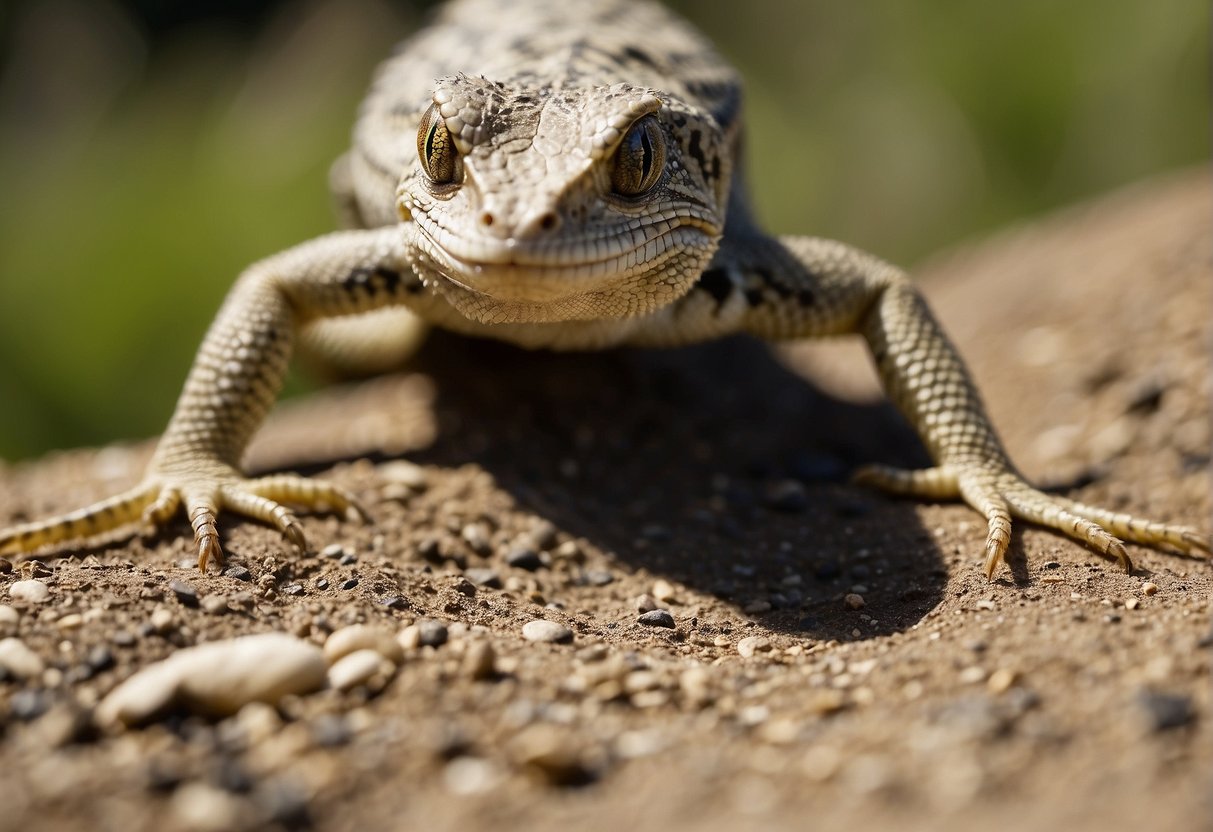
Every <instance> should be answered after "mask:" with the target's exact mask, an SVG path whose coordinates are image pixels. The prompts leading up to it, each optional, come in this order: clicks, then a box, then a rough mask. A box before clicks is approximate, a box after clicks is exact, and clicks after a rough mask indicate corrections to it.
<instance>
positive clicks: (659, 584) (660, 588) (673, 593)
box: [653, 579, 678, 604]
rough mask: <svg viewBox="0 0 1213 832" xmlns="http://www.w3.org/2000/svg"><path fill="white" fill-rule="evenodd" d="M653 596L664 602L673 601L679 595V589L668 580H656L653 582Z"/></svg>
mask: <svg viewBox="0 0 1213 832" xmlns="http://www.w3.org/2000/svg"><path fill="white" fill-rule="evenodd" d="M653 597H654V598H656V599H657V600H658V601H661V602H662V603H663V604H669V603H673V602H674V599H675V598H677V597H678V590H676V589H675V588H674V585H673V584H672V583H670V582H669V581H667V580H664V579H661V580H656V581H654V582H653Z"/></svg>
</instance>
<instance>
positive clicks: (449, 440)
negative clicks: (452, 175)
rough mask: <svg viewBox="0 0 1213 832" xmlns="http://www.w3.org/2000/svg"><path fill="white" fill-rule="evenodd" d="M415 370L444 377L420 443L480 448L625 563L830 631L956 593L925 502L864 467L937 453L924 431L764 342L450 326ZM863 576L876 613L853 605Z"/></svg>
mask: <svg viewBox="0 0 1213 832" xmlns="http://www.w3.org/2000/svg"><path fill="white" fill-rule="evenodd" d="M410 367H411V369H413V370H416V371H419V372H421V373H423V374H425V375H426V376H429V377H430V378H432V379H433V380H434V383H435V385H436V388H437V391H436V396H435V400H434V403H433V412H434V414H435V417H436V434H435V436H434V437H433V440H432V441H431V442H430V443H429V444H428V445H427V446H426V447H424V448H422V449H420V450H418V451H414V452H410V453H408V454H407V456H408V458H409V459H410V460H412V461H414V462H417V463H420V464H431V465H437V466H442V467H446V468H452V467H457V466H460V465H465V464H467V463H469V462H475V463H476V464H477V465H479V466H480V467H481V468H483V469H484V470H485V471H487V472H488V473H489V474H490V475H491V476H492V477H493V478H494V480H495V482H496V484H497V485H498V486H499V487H501V488H502V489H504V490H505V491H507V492H508V493H510V494H511V495H512V496H513V497H514V498H515V499H516V500H517V501H518V503H519V504H521V505H523V506H525V507H527V508H528V509H530V510H532V511H534V512H535V513H536V514H538V515H539V516H541V517H543V518H545V519H547V520H548V521H550V522H551V523H553V524H554V525H555V526H556V527H557V528H558V529H560V530H562V531H564V532H566V533H567V534H569V535H572V536H573V537H576V538H583V539H585V540H587V541H589V542H591V543H593V544H594V545H596V546H597V547H599V548H600V549H602V550H603V551H605V552H608V553H610V555H611V556H613V558H614V564H612V567H614V566H615V565H616V564H617V565H619V566H622V567H623V569H624V570H625V571H634V570H639V569H643V570H646V571H647V572H649V573H651V574H653V575H656V576H664V577H666V578H669V579H672V580H675V581H678V582H681V583H683V584H685V585H686V586H688V587H691V588H693V589H695V590H696V591H699V592H703V593H706V594H709V595H712V596H715V597H716V598H718V599H720V600H721V601H722V602H724V603H725V604H728V605H732V606H734V607H736V608H737V609H738V610H740V611H741V612H742V614H743V615H745V616H748V617H749V618H750V620H752V621H754V622H756V623H757V624H758V625H759V626H761V627H763V628H767V629H769V630H773V631H780V632H787V633H792V634H796V635H800V636H809V637H813V638H817V639H838V640H841V641H845V640H856V639H858V638H871V637H874V636H879V635H885V634H888V633H891V632H896V631H900V630H904V629H906V628H907V627H909V626H912V625H913V624H914V623H916V622H917V621H919V620H920V619H921V617H922V616H923V615H924V614H925V613H926V612H928V611H929V610H930V609H932V608H933V607H935V606H936V605H937V604H938V602H939V601H940V599H941V598H942V595H943V588H944V586H945V583H946V580H947V571H946V569H945V568H944V565H943V559H942V556H941V553H940V551H939V550H938V548H937V546H936V544H935V542H934V537H933V536H932V534H930V533H929V531H928V530H926V529H924V528H923V527H922V525H921V523H920V521H919V519H918V517H917V514H916V513H915V511H914V509H913V506H912V504H911V503H908V502H903V501H898V500H892V499H888V498H885V497H884V496H882V495H879V494H875V493H873V492H871V491H869V490H866V489H863V488H860V487H857V486H851V485H849V484H847V483H846V479H847V476H848V475H849V472H850V471H851V470H853V468H854V467H855V466H856V465H858V464H862V463H865V462H873V461H882V462H886V463H889V464H895V465H906V466H914V467H918V466H922V465H925V464H928V462H929V460H928V458H927V456H926V452H925V450H923V449H922V446H921V445H920V443H919V442H918V440H917V438H916V437H915V435H914V434H913V432H912V431H911V430H910V428H909V427H908V425H906V424H905V422H904V421H903V420H902V419H901V417H900V416H899V415H898V414H897V413H896V411H895V410H893V408H892V407H891V406H889V405H887V404H875V405H862V404H852V403H848V402H844V401H841V400H839V399H836V398H833V397H831V396H828V395H826V394H824V393H823V392H821V391H820V390H818V389H817V388H816V387H815V386H814V385H813V384H811V383H810V382H809V381H807V380H806V379H805V378H804V377H802V376H800V375H798V374H796V373H794V372H792V371H791V370H790V369H788V368H787V367H786V366H784V364H782V363H781V361H780V360H779V358H778V357H777V356H776V354H775V353H773V352H772V350H771V349H770V348H769V346H767V345H765V344H762V343H760V342H757V341H754V340H752V339H747V338H733V339H727V340H725V341H719V342H713V343H709V344H704V345H700V346H696V347H690V348H686V349H678V350H615V351H607V352H599V353H577V354H559V353H548V352H528V351H525V350H521V349H517V348H512V347H509V346H507V345H504V344H498V343H495V342H487V341H476V340H471V339H465V338H459V337H456V336H451V335H447V334H444V333H434V334H432V335H431V336H430V338H429V339H427V341H426V344H425V345H424V346H423V347H422V349H421V351H420V352H419V354H418V355H416V356H415V357H414V359H413V360H412V361H411V362H410ZM599 579H600V578H599ZM594 580H595V576H594V574H593V573H590V574H589V576H588V577H587V581H589V582H590V583H593V582H594ZM855 589H860V590H862V594H863V596H864V598H865V601H866V609H865V610H864V611H863V612H858V611H856V610H854V609H848V608H847V606H846V605H845V604H844V601H843V598H844V596H845V595H846V594H847V593H849V592H852V591H853V590H855Z"/></svg>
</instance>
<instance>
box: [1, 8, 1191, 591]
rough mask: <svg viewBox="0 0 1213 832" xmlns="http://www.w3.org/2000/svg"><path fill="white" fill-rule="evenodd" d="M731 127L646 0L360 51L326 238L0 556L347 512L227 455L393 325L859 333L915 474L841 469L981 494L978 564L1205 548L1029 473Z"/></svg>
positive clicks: (727, 78) (696, 336) (726, 101)
mask: <svg viewBox="0 0 1213 832" xmlns="http://www.w3.org/2000/svg"><path fill="white" fill-rule="evenodd" d="M740 119H741V86H740V81H739V79H738V77H737V76H736V75H735V74H734V72H733V71H732V70H731V69H729V68H728V66H727V64H726V63H725V62H724V61H723V59H722V58H721V57H720V56H719V55H718V54H717V53H716V52H715V51H714V49H713V48H712V47H711V45H710V44H709V43H707V42H706V40H705V39H704V38H703V37H702V36H701V35H699V34H698V33H696V32H695V31H694V30H693V29H691V28H690V27H689V26H688V25H687V24H685V23H683V22H682V21H680V20H678V19H677V18H675V17H674V16H673V15H672V14H670V13H669V12H667V11H665V10H664V9H663V8H661V7H660V6H658V5H656V4H652V3H649V2H638V1H637V0H594V2H589V3H578V4H573V3H565V2H560V0H534V2H531V3H527V4H520V5H511V6H509V7H508V9H507V7H506V4H503V3H501V2H500V0H456V2H453V3H451V4H449V5H448V6H446V7H444V9H443V10H442V12H441V14H440V15H439V17H438V18H437V19H436V21H435V22H434V24H433V25H432V26H431V27H429V28H427V29H425V30H423V31H422V32H421V33H419V34H418V35H416V36H415V37H414V38H412V39H411V40H409V41H406V42H405V43H404V44H402V45H401V47H400V48H399V49H398V50H397V52H396V54H395V55H393V56H392V57H391V58H389V59H388V60H387V61H386V62H385V63H384V64H383V65H382V66H381V67H380V69H379V71H378V74H377V76H376V78H375V80H374V82H373V84H372V87H371V90H370V92H369V94H368V96H367V98H366V100H365V101H364V103H363V106H362V109H361V111H360V115H359V118H358V121H357V124H356V127H355V130H354V141H353V147H352V149H351V151H350V152H349V153H348V154H346V156H344V157H342V159H341V160H339V162H338V164H337V165H336V166H335V168H334V177H333V179H334V190H335V194H336V197H337V200H338V203H339V206H340V207H341V210H342V214H343V216H344V218H345V221H346V224H347V225H348V226H349V228H348V229H347V230H345V231H339V232H335V233H333V234H330V235H327V236H324V237H320V238H317V239H315V240H312V241H310V242H306V243H303V244H301V245H299V246H296V247H294V248H292V249H289V250H287V251H285V252H282V253H280V254H277V255H274V256H272V257H270V258H267V259H266V260H263V261H261V262H259V263H256V264H254V265H253V266H251V267H249V269H247V270H246V271H245V273H244V274H243V275H242V276H241V277H240V279H239V280H238V281H237V282H236V284H235V286H234V288H233V289H232V291H231V293H230V294H229V296H228V298H227V300H226V302H225V303H224V305H223V308H222V309H221V310H220V312H219V314H218V316H217V318H216V320H215V322H214V324H213V325H212V326H211V329H210V331H209V332H208V334H207V336H206V338H205V340H204V342H203V344H202V347H201V349H200V350H199V353H198V357H197V359H196V360H195V363H194V367H193V369H192V370H191V372H190V374H189V377H188V379H187V381H186V384H185V388H184V390H183V392H182V395H181V398H180V400H179V402H178V404H177V408H176V410H175V412H174V414H173V417H172V420H171V421H170V423H169V426H168V428H167V430H166V431H165V433H164V435H163V437H162V438H161V441H160V444H159V446H158V449H157V452H156V455H155V457H154V459H153V461H152V463H151V466H150V469H149V471H148V474H147V477H146V479H145V481H144V482H143V483H141V484H140V485H138V486H136V487H135V488H134V489H132V490H130V491H128V492H126V493H125V494H120V495H118V496H116V497H113V498H111V499H109V500H106V501H103V502H101V503H98V504H95V505H93V506H89V507H87V508H84V509H81V510H80V511H77V512H74V513H72V514H69V515H64V516H60V517H53V518H49V519H47V520H42V521H38V522H34V523H28V524H25V525H21V526H17V527H14V528H11V529H8V530H4V531H0V553H9V552H30V551H32V550H33V549H36V548H38V547H42V546H47V545H50V544H55V543H59V542H62V541H65V540H72V539H77V538H81V537H86V536H90V535H94V534H97V533H101V532H106V531H109V530H112V529H115V528H117V527H119V526H121V525H123V524H127V523H131V522H134V521H137V520H139V519H140V518H142V519H144V520H145V521H149V522H151V523H154V524H162V523H165V522H167V521H168V520H169V519H170V518H171V517H172V516H173V515H174V514H175V513H176V512H177V511H178V510H180V509H182V508H184V510H185V512H186V514H187V515H188V516H189V518H190V521H191V524H192V526H193V529H194V537H195V541H196V544H197V547H198V556H199V557H198V560H199V566H200V567H201V568H205V567H206V564H207V562H208V560H211V559H219V558H220V557H221V549H220V545H219V535H218V526H217V522H218V516H219V515H220V513H221V512H222V511H228V512H233V513H236V514H243V515H246V516H249V517H252V518H255V519H258V520H261V521H264V522H267V523H270V524H272V525H274V526H275V527H277V528H278V529H279V530H280V531H281V532H282V533H283V534H284V535H285V536H286V537H287V538H288V539H289V540H290V541H292V542H293V543H294V544H295V545H297V546H298V547H300V548H303V547H304V545H305V542H304V537H303V533H302V529H301V526H300V524H299V522H298V520H297V519H296V518H295V516H294V514H293V513H292V512H291V511H290V510H289V509H288V508H286V505H287V504H295V505H301V506H304V507H309V508H315V507H324V506H327V507H329V508H333V509H337V510H341V511H345V512H347V513H349V514H358V513H359V510H358V509H357V504H356V502H355V500H354V498H353V497H352V495H350V494H347V493H346V492H344V491H343V490H341V489H339V488H337V487H336V486H333V485H331V484H327V483H324V482H322V481H317V480H309V479H305V478H302V477H298V476H295V475H291V474H278V475H272V476H268V477H263V478H260V479H253V480H250V479H247V478H245V477H244V476H243V475H242V474H241V471H240V464H241V458H242V456H243V453H244V450H245V448H246V447H247V445H248V443H249V441H250V439H251V438H252V436H253V434H254V433H255V432H256V430H257V429H258V427H259V426H260V424H261V423H262V421H263V420H264V418H265V416H266V414H267V413H268V411H269V409H270V408H271V407H272V405H273V403H274V400H275V398H276V396H277V393H278V391H279V389H280V387H281V384H282V381H283V378H284V375H285V373H286V368H287V364H288V361H289V358H290V355H291V352H292V350H293V348H294V346H295V343H296V341H298V340H299V339H300V337H302V338H303V340H304V341H305V342H306V343H308V344H309V345H310V346H312V347H313V348H314V349H317V350H319V351H320V352H322V353H329V354H332V355H340V354H342V353H346V354H354V355H361V356H363V357H370V358H372V359H376V360H379V361H382V360H383V359H384V358H386V357H389V356H390V357H393V358H394V357H395V352H396V351H398V350H400V349H402V348H403V347H405V346H408V345H410V344H412V343H413V341H414V340H415V339H413V338H412V337H411V336H410V335H408V334H407V333H408V332H410V331H411V329H412V328H413V322H415V321H416V320H417V319H421V320H424V321H426V322H428V323H432V324H435V325H438V326H442V327H446V328H449V329H452V330H455V331H458V332H462V333H465V334H469V335H475V336H487V337H495V338H500V339H503V340H507V341H510V342H513V343H516V344H520V345H522V346H527V347H546V348H557V349H592V348H600V347H607V346H612V345H617V344H632V345H647V346H676V345H679V344H688V343H692V342H695V341H701V340H704V339H707V338H713V337H717V336H722V335H726V334H730V333H737V332H748V333H751V334H754V335H757V336H760V337H763V338H768V339H788V338H803V337H815V336H823V335H834V334H842V333H859V334H861V335H862V336H863V337H864V338H865V339H866V340H867V342H868V344H869V346H870V348H871V350H872V353H873V355H874V357H875V360H876V366H877V370H878V372H879V374H880V376H881V379H882V381H883V383H884V385H885V387H886V389H887V390H888V392H889V395H890V397H891V398H892V399H893V401H894V402H895V403H896V404H897V406H898V407H899V408H900V409H901V411H902V412H903V413H904V414H905V415H906V417H907V418H908V419H909V421H910V423H911V424H912V425H913V426H914V427H915V429H916V430H917V431H918V432H919V434H920V436H921V437H922V439H923V441H924V443H925V444H926V446H927V448H928V450H929V451H930V453H931V455H932V458H933V459H934V460H935V462H936V466H935V467H933V468H930V469H926V470H921V471H901V470H894V469H889V468H884V467H879V466H878V467H873V468H868V469H864V470H863V471H861V472H860V473H859V475H858V478H859V479H860V480H862V481H866V482H868V483H871V484H873V485H876V486H879V487H882V488H884V489H886V490H889V491H892V492H895V493H900V494H906V495H917V496H925V497H930V498H961V499H963V500H965V501H966V502H967V503H969V504H970V505H971V506H973V507H974V508H975V509H977V510H978V511H980V512H981V513H982V515H983V516H984V517H985V518H986V520H987V524H988V533H987V538H986V547H985V569H986V572H987V574H988V575H992V574H993V572H994V569H995V568H996V567H997V565H998V562H999V560H1000V559H1001V558H1002V556H1003V554H1004V552H1005V550H1006V548H1007V545H1008V543H1009V540H1010V530H1011V522H1012V518H1022V519H1025V520H1028V521H1031V522H1035V523H1039V524H1042V525H1045V526H1049V527H1052V528H1055V529H1058V530H1060V531H1062V532H1063V533H1065V534H1068V535H1070V536H1072V537H1074V538H1077V539H1079V540H1081V541H1084V542H1085V543H1087V544H1088V545H1090V546H1091V547H1093V548H1094V549H1096V550H1097V551H1099V552H1101V553H1103V554H1105V555H1107V556H1110V557H1113V558H1115V559H1117V560H1118V561H1119V562H1120V563H1121V564H1122V565H1123V566H1124V567H1125V568H1131V565H1130V561H1129V557H1128V553H1127V552H1126V550H1125V547H1124V545H1123V543H1122V542H1121V540H1122V539H1124V540H1130V541H1134V542H1138V543H1143V544H1147V545H1156V546H1169V547H1172V548H1175V549H1179V550H1181V551H1193V550H1201V551H1208V550H1209V546H1210V541H1209V538H1208V537H1207V536H1203V535H1201V534H1199V533H1197V532H1196V531H1195V530H1193V529H1191V528H1187V527H1182V526H1169V525H1163V524H1159V523H1153V522H1149V521H1146V520H1142V519H1139V518H1134V517H1131V516H1129V515H1126V514H1122V513H1116V512H1111V511H1107V510H1104V509H1100V508H1096V507H1092V506H1085V505H1082V504H1079V503H1076V502H1073V501H1071V500H1068V499H1065V498H1062V497H1057V496H1051V495H1046V494H1044V493H1042V492H1040V491H1038V490H1036V489H1034V488H1032V487H1031V486H1030V485H1028V484H1027V483H1026V482H1025V481H1024V480H1023V478H1022V477H1021V476H1020V475H1019V473H1018V472H1017V471H1016V470H1015V469H1014V467H1013V466H1012V464H1011V462H1010V461H1009V459H1008V458H1007V455H1006V453H1005V452H1004V450H1003V448H1002V445H1001V443H1000V442H999V440H998V437H997V435H996V434H995V431H994V429H993V427H992V426H991V424H990V420H989V418H988V417H987V416H986V413H985V410H984V407H983V405H982V403H981V399H980V396H979V395H978V392H977V390H976V388H975V386H974V384H973V382H972V381H971V379H970V377H969V375H968V373H967V371H966V370H965V367H964V365H963V363H962V361H961V359H960V357H959V356H958V354H957V352H956V350H955V349H954V348H953V347H952V345H951V344H950V342H949V341H948V340H947V338H946V336H945V335H944V334H943V332H942V330H941V329H940V328H939V326H938V324H937V323H936V322H935V320H934V318H933V317H932V315H931V313H930V311H929V310H928V309H927V307H926V305H925V303H924V302H923V301H922V299H921V297H920V295H919V294H918V292H917V291H916V290H915V288H914V287H913V285H912V284H911V283H910V281H909V279H908V278H907V277H906V276H905V275H904V274H903V273H902V272H901V271H900V270H898V269H896V268H895V267H893V266H891V265H889V264H887V263H885V262H883V261H881V260H879V259H877V258H875V257H873V256H871V255H868V254H865V253H863V252H860V251H858V250H856V249H853V248H850V247H848V246H846V245H844V244H842V243H837V242H833V241H828V240H822V239H817V238H812V237H773V236H770V235H767V234H765V233H764V232H763V231H762V230H761V229H760V228H759V227H758V225H757V224H756V223H755V221H754V220H753V218H752V216H751V214H750V211H749V209H748V206H747V200H746V196H745V193H744V189H743V183H742V180H741V176H740V174H739V170H740V134H741V121H740ZM372 313H373V314H372ZM351 322H353V325H352V326H351Z"/></svg>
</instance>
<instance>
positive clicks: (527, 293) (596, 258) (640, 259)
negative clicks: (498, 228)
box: [417, 221, 715, 317]
mask: <svg viewBox="0 0 1213 832" xmlns="http://www.w3.org/2000/svg"><path fill="white" fill-rule="evenodd" d="M429 225H430V223H426V222H424V221H422V222H418V224H417V227H418V230H419V231H420V232H421V234H420V235H419V236H420V238H421V239H420V240H419V242H420V243H421V245H420V246H419V248H420V250H421V253H422V254H423V256H422V258H421V261H422V262H420V263H419V264H418V265H421V266H422V267H423V268H424V270H425V272H426V277H427V278H431V279H433V282H434V283H436V284H437V287H438V288H439V290H440V291H442V292H443V294H444V295H447V296H448V299H450V300H452V301H454V300H455V299H456V298H455V297H454V296H453V295H464V294H469V295H476V296H480V297H481V298H482V302H483V301H486V300H492V301H496V302H498V303H501V304H507V305H508V304H526V305H543V304H553V303H559V302H561V301H565V300H568V299H570V298H575V297H579V296H585V295H587V294H595V293H600V292H603V291H610V290H611V288H612V287H619V288H621V289H622V290H623V291H625V292H626V291H627V287H629V286H631V287H632V288H633V289H637V290H639V289H642V284H643V283H644V282H645V281H646V280H648V281H663V280H666V279H667V277H668V276H670V275H672V274H674V273H676V272H679V271H683V270H687V269H688V268H696V267H697V264H698V263H699V262H700V260H701V258H702V256H703V254H702V253H703V252H704V250H705V249H712V248H715V245H714V233H713V231H712V230H711V229H709V228H707V227H703V226H701V225H700V224H699V223H688V222H683V223H681V224H678V223H675V222H670V221H661V222H653V223H646V224H645V225H642V226H639V227H636V228H629V229H625V230H623V231H620V232H619V233H617V234H614V235H612V236H600V237H593V238H589V237H587V238H584V239H580V240H574V241H565V242H563V243H562V244H559V245H553V244H551V243H547V244H542V245H541V244H537V243H533V242H530V241H519V240H514V239H491V240H489V239H484V238H467V237H460V236H457V235H454V234H451V233H449V232H446V231H444V230H441V229H438V228H430V227H427V226H429ZM679 261H689V262H687V263H686V264H685V265H684V266H683V268H682V269H679V268H677V266H678V262H679ZM692 263H693V264H696V266H692V265H691V264H692ZM456 305H457V306H460V307H462V304H459V303H456ZM478 306H479V304H478ZM461 311H462V309H461ZM544 317H547V316H544ZM566 317H567V315H566ZM576 317H591V316H586V315H578V316H576ZM592 317H611V315H609V314H599V315H593V316H592Z"/></svg>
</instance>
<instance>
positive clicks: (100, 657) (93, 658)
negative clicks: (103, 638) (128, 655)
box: [84, 644, 114, 673]
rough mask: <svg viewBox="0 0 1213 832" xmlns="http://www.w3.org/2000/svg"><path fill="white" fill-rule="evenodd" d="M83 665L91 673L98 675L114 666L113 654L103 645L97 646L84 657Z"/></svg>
mask: <svg viewBox="0 0 1213 832" xmlns="http://www.w3.org/2000/svg"><path fill="white" fill-rule="evenodd" d="M84 663H85V665H87V666H88V669H89V670H90V671H92V672H93V673H100V672H101V671H103V670H109V669H110V668H111V667H113V666H114V654H113V653H112V652H110V649H109V648H108V647H106V646H105V645H104V644H98V645H97V646H96V647H94V648H92V649H91V650H89V651H88V655H87V656H85V657H84Z"/></svg>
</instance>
